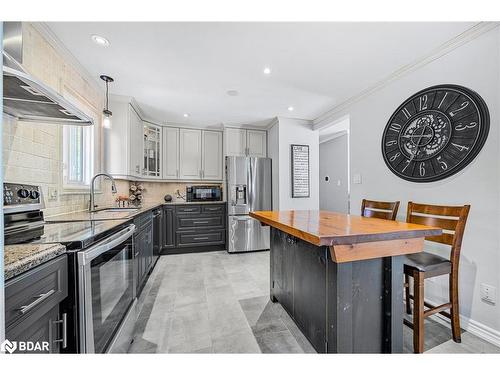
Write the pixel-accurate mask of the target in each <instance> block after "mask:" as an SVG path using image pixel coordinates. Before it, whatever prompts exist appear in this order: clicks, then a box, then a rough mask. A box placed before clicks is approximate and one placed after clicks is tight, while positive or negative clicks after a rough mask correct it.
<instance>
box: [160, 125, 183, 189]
mask: <svg viewBox="0 0 500 375" xmlns="http://www.w3.org/2000/svg"><path fill="white" fill-rule="evenodd" d="M162 146H163V175H162V178H164V179H166V180H170V179H178V178H179V129H178V128H168V127H165V128H163V145H162Z"/></svg>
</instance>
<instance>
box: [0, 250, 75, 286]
mask: <svg viewBox="0 0 500 375" xmlns="http://www.w3.org/2000/svg"><path fill="white" fill-rule="evenodd" d="M9 246H12V247H14V246H16V247H18V246H19V247H21V246H22V247H34V248H36V247H45V246H46V247H47V248H45V249H43V250H40V251H38V252H35V253H33V254H30V255H28V256H26V257H24V258H21V259H18V260H15V261H13V262H11V263H7V262H5V261H4V263H5V264H4V279H5V281H8V280H10V279H12V278H14V277H16V276H18V275H20V274H22V273H24V272H26V271H29V270H31V269H33V268H35V267H37V266H39V265H41V264H43V263H46V262H48V261H49V260H52V259H54V258H56V257H58V256H59V255H62V254H64V253H66V247H65V246H64V245H61V244H59V243H54V244H46V245H44V244H23V245H6V248H7V249H8V247H9ZM8 251H9V250H7V252H6V251H5V249H4V257H5V256H6V254H7V253H8ZM10 251H15V250H14V249H12V250H10Z"/></svg>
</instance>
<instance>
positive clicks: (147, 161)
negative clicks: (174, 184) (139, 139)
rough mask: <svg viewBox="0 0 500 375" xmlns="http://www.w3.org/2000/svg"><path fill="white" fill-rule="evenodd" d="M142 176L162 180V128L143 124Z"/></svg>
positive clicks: (147, 123) (146, 123)
mask: <svg viewBox="0 0 500 375" xmlns="http://www.w3.org/2000/svg"><path fill="white" fill-rule="evenodd" d="M143 132H144V133H143V134H144V136H143V138H144V143H143V147H142V157H143V164H142V167H143V168H142V175H143V176H144V177H150V178H161V168H160V164H161V143H162V139H161V126H157V125H153V124H151V123H149V122H146V121H144V122H143Z"/></svg>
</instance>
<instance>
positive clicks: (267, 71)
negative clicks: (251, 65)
mask: <svg viewBox="0 0 500 375" xmlns="http://www.w3.org/2000/svg"><path fill="white" fill-rule="evenodd" d="M264 74H271V68H270V67H268V66H266V67H265V68H264Z"/></svg>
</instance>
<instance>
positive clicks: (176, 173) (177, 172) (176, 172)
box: [175, 169, 179, 177]
mask: <svg viewBox="0 0 500 375" xmlns="http://www.w3.org/2000/svg"><path fill="white" fill-rule="evenodd" d="M175 175H176V176H177V177H179V170H178V169H177V170H176V171H175Z"/></svg>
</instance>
